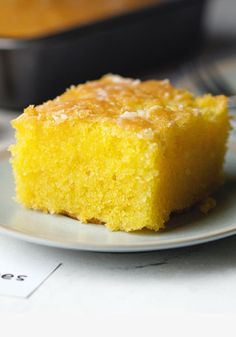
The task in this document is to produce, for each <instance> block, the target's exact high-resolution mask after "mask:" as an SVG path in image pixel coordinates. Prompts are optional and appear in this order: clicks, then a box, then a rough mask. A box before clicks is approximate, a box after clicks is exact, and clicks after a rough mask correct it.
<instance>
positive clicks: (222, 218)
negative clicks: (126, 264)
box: [0, 143, 236, 252]
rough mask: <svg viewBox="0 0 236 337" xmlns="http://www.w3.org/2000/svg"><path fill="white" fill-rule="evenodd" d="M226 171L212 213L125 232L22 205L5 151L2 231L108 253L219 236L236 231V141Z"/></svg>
mask: <svg viewBox="0 0 236 337" xmlns="http://www.w3.org/2000/svg"><path fill="white" fill-rule="evenodd" d="M234 147H235V148H234ZM225 171H226V174H227V179H226V182H225V184H224V186H222V187H221V188H220V189H219V191H218V193H217V194H216V195H215V198H216V200H217V206H216V208H215V209H214V210H212V211H211V212H210V213H208V214H207V215H202V214H201V213H200V212H199V210H198V208H197V207H195V209H192V210H190V211H186V212H184V213H183V214H181V215H173V216H172V218H171V221H170V223H169V224H168V228H167V230H166V231H163V232H161V233H155V232H150V231H142V232H136V233H122V232H110V231H109V230H108V229H106V228H105V227H104V226H102V225H95V224H94V225H93V224H82V223H80V222H79V221H77V220H73V219H70V218H68V217H66V216H60V215H48V214H43V213H40V212H36V211H31V210H27V209H24V208H22V207H21V206H20V205H18V204H17V203H16V202H15V201H14V199H13V197H14V182H13V177H12V171H11V167H10V165H9V159H8V156H7V154H6V153H2V155H1V158H0V186H1V187H0V233H1V234H6V235H9V236H13V237H16V238H19V239H23V240H26V241H30V242H34V243H38V244H43V245H47V246H55V247H61V248H68V249H83V250H90V251H103V252H139V251H150V250H158V249H167V248H176V247H183V246H189V245H194V244H199V243H203V242H208V241H213V240H216V239H220V238H223V237H227V236H230V235H233V234H236V207H235V206H236V205H235V203H236V144H233V143H232V144H231V148H230V150H229V151H228V155H227V160H226V165H225Z"/></svg>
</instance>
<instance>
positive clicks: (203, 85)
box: [192, 65, 218, 94]
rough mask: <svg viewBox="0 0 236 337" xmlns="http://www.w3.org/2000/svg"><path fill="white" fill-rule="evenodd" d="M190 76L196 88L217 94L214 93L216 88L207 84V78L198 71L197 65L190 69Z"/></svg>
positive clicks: (203, 91)
mask: <svg viewBox="0 0 236 337" xmlns="http://www.w3.org/2000/svg"><path fill="white" fill-rule="evenodd" d="M192 76H193V80H194V82H195V84H196V86H197V88H200V90H201V92H202V93H206V92H207V93H208V92H209V93H212V94H218V92H217V93H216V89H215V87H214V86H213V85H212V84H209V79H206V78H205V76H204V75H202V73H201V72H200V71H199V68H198V66H197V65H195V67H194V68H193V70H192Z"/></svg>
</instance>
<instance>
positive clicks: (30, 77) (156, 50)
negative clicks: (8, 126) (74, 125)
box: [0, 0, 206, 109]
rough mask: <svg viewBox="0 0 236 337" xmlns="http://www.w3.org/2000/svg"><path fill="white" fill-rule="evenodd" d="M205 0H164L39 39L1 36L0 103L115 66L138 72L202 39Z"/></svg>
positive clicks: (35, 98) (41, 97)
mask: <svg viewBox="0 0 236 337" xmlns="http://www.w3.org/2000/svg"><path fill="white" fill-rule="evenodd" d="M205 2H206V1H205V0H163V1H161V2H157V3H156V4H155V5H152V6H148V7H145V8H142V9H138V10H135V11H130V12H128V13H125V14H122V15H119V16H115V17H114V16H113V17H110V18H106V19H104V20H100V21H97V22H94V23H90V24H87V25H83V26H79V27H76V28H73V29H70V30H66V31H63V32H59V33H56V34H51V35H48V36H44V37H41V38H34V39H12V38H0V106H1V107H4V108H9V109H19V108H22V107H25V106H27V105H28V104H37V103H41V102H43V101H45V100H47V99H49V98H53V97H54V96H56V95H58V94H60V93H61V92H63V91H64V89H65V88H66V87H68V86H69V85H71V84H77V83H80V82H84V81H86V80H90V79H94V78H97V77H99V76H101V75H102V74H104V73H108V72H113V73H119V74H122V75H129V76H132V75H133V76H135V73H136V72H137V71H140V69H144V68H147V67H158V65H159V64H160V63H161V62H163V61H165V62H168V61H173V60H174V59H176V58H179V57H180V56H183V55H185V54H186V53H188V52H189V51H190V50H193V48H194V47H196V45H197V44H198V42H199V39H200V37H201V31H202V14H203V9H204V4H205Z"/></svg>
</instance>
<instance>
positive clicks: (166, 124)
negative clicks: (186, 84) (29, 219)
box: [11, 75, 230, 232]
mask: <svg viewBox="0 0 236 337" xmlns="http://www.w3.org/2000/svg"><path fill="white" fill-rule="evenodd" d="M12 125H13V127H14V128H15V129H16V144H15V145H13V146H12V147H11V153H12V165H13V170H14V174H15V182H16V195H17V200H18V201H19V202H20V203H21V204H22V205H24V206H25V207H28V208H32V209H36V210H42V211H44V212H49V213H60V214H67V215H69V216H71V217H73V218H77V219H80V220H81V221H83V222H85V223H87V222H92V223H103V224H105V225H106V226H107V227H108V228H109V229H111V230H123V231H127V232H129V231H134V230H139V229H142V228H149V229H153V230H155V231H157V230H159V229H161V228H163V227H164V226H165V224H166V222H167V220H168V219H169V216H170V214H171V213H172V212H173V211H177V210H183V209H185V208H188V207H190V206H191V205H193V204H194V203H196V202H198V201H200V200H202V199H204V198H205V197H207V196H208V195H209V194H211V193H212V192H213V191H214V190H215V189H216V188H217V187H218V186H219V185H220V184H221V183H222V179H223V172H222V168H223V162H224V155H225V151H226V142H227V137H228V132H229V128H230V124H229V115H228V111H227V99H226V97H224V96H216V97H213V96H211V95H205V96H203V97H194V96H193V95H192V94H191V93H189V92H187V91H184V90H179V89H176V88H174V87H173V86H171V85H170V83H169V82H168V81H167V80H165V81H154V80H150V81H144V82H141V81H139V80H132V79H127V78H122V77H120V76H117V75H106V76H104V77H102V78H101V79H100V80H97V81H92V82H87V83H85V84H82V85H78V86H72V87H71V88H70V89H69V90H67V91H66V92H65V93H64V94H62V95H61V96H59V97H57V98H55V99H54V100H51V101H48V102H46V103H44V104H42V105H39V106H33V105H32V106H29V107H28V108H26V109H25V110H24V113H23V114H22V115H21V116H19V117H18V118H17V119H15V120H14V121H13V122H12Z"/></svg>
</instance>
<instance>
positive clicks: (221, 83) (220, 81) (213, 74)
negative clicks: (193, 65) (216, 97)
mask: <svg viewBox="0 0 236 337" xmlns="http://www.w3.org/2000/svg"><path fill="white" fill-rule="evenodd" d="M206 69H207V73H208V74H209V78H210V79H211V81H212V83H214V86H215V87H216V88H217V90H218V92H219V93H221V94H224V95H226V96H232V95H233V94H234V92H233V90H232V88H230V85H229V84H228V83H227V82H226V81H225V78H224V77H223V76H222V75H221V74H220V72H219V71H218V70H217V68H216V67H215V66H210V67H207V68H206Z"/></svg>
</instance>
